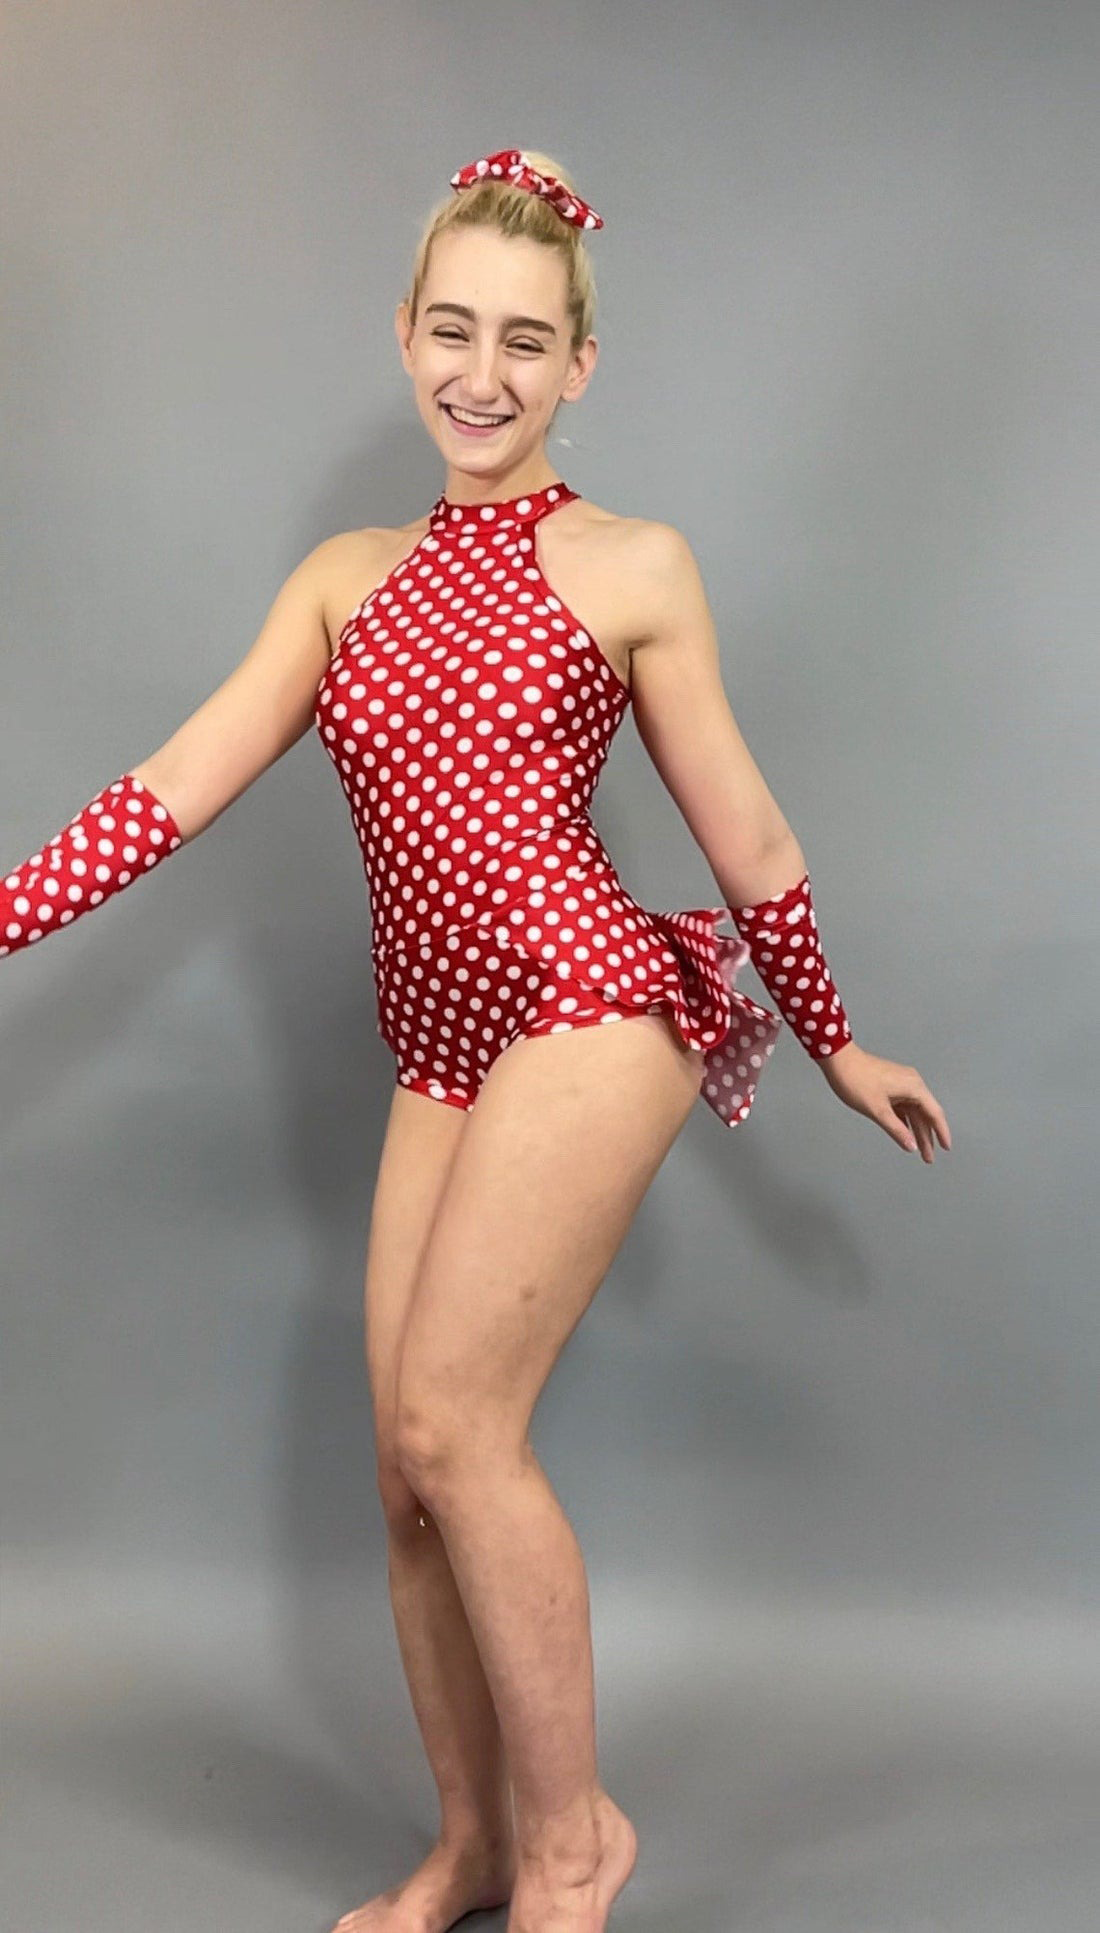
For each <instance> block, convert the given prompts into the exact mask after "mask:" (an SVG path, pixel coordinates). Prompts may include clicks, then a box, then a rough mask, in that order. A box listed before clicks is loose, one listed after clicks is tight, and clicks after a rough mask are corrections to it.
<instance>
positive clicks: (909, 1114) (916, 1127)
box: [904, 1106, 932, 1161]
mask: <svg viewBox="0 0 1100 1933" xmlns="http://www.w3.org/2000/svg"><path fill="white" fill-rule="evenodd" d="M904 1114H905V1119H906V1121H907V1122H908V1124H909V1129H910V1132H911V1133H912V1135H913V1138H914V1140H915V1141H916V1144H917V1147H918V1148H919V1149H920V1158H921V1160H922V1161H931V1159H932V1146H931V1137H930V1136H929V1133H928V1127H927V1124H926V1122H925V1119H924V1116H923V1115H922V1113H921V1111H920V1108H919V1107H916V1106H914V1107H907V1108H905V1109H904Z"/></svg>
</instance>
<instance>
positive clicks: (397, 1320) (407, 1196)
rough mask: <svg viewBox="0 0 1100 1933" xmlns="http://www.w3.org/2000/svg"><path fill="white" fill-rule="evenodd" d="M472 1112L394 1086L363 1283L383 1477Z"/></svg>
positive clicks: (367, 1339)
mask: <svg viewBox="0 0 1100 1933" xmlns="http://www.w3.org/2000/svg"><path fill="white" fill-rule="evenodd" d="M469 1118H470V1117H469V1115H467V1114H465V1113H463V1112H461V1111H460V1110H458V1109H456V1108H453V1107H446V1106H441V1105H440V1104H439V1103H438V1102H436V1101H431V1100H428V1099H426V1098H425V1097H424V1096H423V1095H421V1094H409V1093H407V1092H406V1091H405V1089H404V1088H401V1087H395V1088H394V1093H393V1100H392V1103H391V1106H390V1113H389V1119H388V1121H387V1124H386V1133H385V1136H384V1139H383V1143H382V1152H381V1156H380V1158H379V1163H378V1175H377V1179H376V1181H375V1187H374V1199H373V1202H372V1204H371V1213H370V1228H369V1232H368V1236H367V1254H366V1266H365V1270H364V1280H363V1318H364V1337H365V1346H366V1358H367V1371H368V1376H369V1380H370V1389H371V1400H372V1408H373V1411H374V1434H375V1444H376V1449H377V1454H378V1460H379V1472H380V1475H381V1474H383V1472H384V1466H388V1465H392V1463H393V1461H394V1457H393V1440H394V1411H395V1404H396V1389H397V1362H398V1358H399V1356H400V1352H401V1343H402V1338H403V1335H404V1330H405V1324H406V1321H407V1319H408V1314H409V1308H410V1306H411V1303H412V1295H413V1286H414V1283H415V1281H416V1277H417V1273H418V1271H419V1268H420V1265H421V1262H422V1259H423V1255H424V1250H425V1248H426V1245H427V1241H428V1233H429V1230H430V1228H431V1225H432V1221H433V1218H434V1216H435V1214H436V1212H437V1210H438V1208H439V1204H440V1202H441V1201H442V1198H443V1192H444V1188H445V1186H446V1182H447V1177H448V1175H449V1173H450V1170H451V1167H452V1164H453V1162H454V1157H455V1152H456V1150H457V1147H458V1143H459V1139H460V1137H461V1135H462V1133H463V1132H464V1131H465V1128H466V1125H467V1122H468V1121H469Z"/></svg>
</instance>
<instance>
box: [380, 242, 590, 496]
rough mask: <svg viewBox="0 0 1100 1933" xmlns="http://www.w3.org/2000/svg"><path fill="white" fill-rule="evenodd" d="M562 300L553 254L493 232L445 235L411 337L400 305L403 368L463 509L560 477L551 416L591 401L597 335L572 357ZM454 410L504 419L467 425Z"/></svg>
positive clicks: (559, 266)
mask: <svg viewBox="0 0 1100 1933" xmlns="http://www.w3.org/2000/svg"><path fill="white" fill-rule="evenodd" d="M566 294H567V281H566V267H565V262H564V261H563V259H562V257H561V256H560V255H559V254H558V252H557V250H556V249H554V248H549V247H546V246H544V245H543V244H542V243H540V242H535V241H531V240H530V239H529V238H528V237H527V236H521V235H517V236H510V235H501V234H500V233H499V232H498V231H497V230H496V229H494V228H449V229H445V230H444V231H443V233H442V234H441V235H439V236H438V238H437V239H436V240H435V241H434V242H433V244H432V248H431V254H430V257H429V261H428V271H427V274H426V276H425V278H424V283H423V287H422V289H421V297H420V308H419V313H418V315H417V319H416V325H415V328H414V327H413V325H412V323H411V321H410V317H409V312H408V308H407V305H406V304H405V303H404V302H401V303H399V305H398V309H397V314H396V317H395V325H396V329H397V339H398V343H399V344H400V348H401V360H402V363H403V365H404V367H405V370H406V372H407V373H408V375H410V376H411V377H412V381H413V390H414V393H415V396H416V406H417V409H418V410H419V411H420V416H421V420H422V421H423V423H424V425H425V428H426V429H427V431H428V433H429V435H430V436H431V437H432V438H433V440H434V441H435V442H436V443H437V444H438V446H439V449H440V451H441V453H442V455H443V457H444V460H445V461H446V464H447V481H446V483H445V485H444V489H445V490H446V493H447V495H448V496H450V497H452V498H453V499H454V500H455V501H456V502H469V501H474V500H478V499H481V498H486V497H489V496H496V497H508V496H513V495H520V494H522V493H523V492H524V491H525V490H538V489H541V488H542V487H543V486H544V485H545V484H547V483H551V482H553V481H554V480H555V477H556V472H554V471H553V469H552V466H551V465H550V464H549V463H548V461H547V457H546V452H545V449H544V447H543V446H544V443H545V440H546V435H547V432H548V430H549V428H550V423H551V420H552V418H553V415H554V411H555V410H556V408H557V406H558V404H559V402H567V403H572V402H576V401H577V400H578V398H579V397H580V396H582V395H583V394H584V391H585V389H586V387H587V385H588V379H589V377H590V375H591V374H592V370H593V369H594V367H595V363H596V356H597V353H598V351H597V343H596V338H595V336H588V337H586V339H585V341H584V342H583V343H582V344H581V347H580V348H579V349H578V350H576V351H574V350H573V349H572V348H571V346H570V325H569V317H568V316H567V314H566V308H565V302H566ZM450 410H456V411H459V412H461V413H464V414H467V413H468V414H473V415H475V416H480V417H489V418H491V417H504V418H505V419H506V420H505V421H504V422H502V423H499V424H495V423H490V424H487V425H485V426H483V427H476V426H470V427H465V426H463V424H462V423H461V421H459V420H458V419H457V418H456V417H453V416H452V415H450V414H449V413H448V412H449V411H450Z"/></svg>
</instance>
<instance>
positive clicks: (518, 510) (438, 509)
mask: <svg viewBox="0 0 1100 1933" xmlns="http://www.w3.org/2000/svg"><path fill="white" fill-rule="evenodd" d="M579 495H580V492H579V490H572V489H570V487H569V485H568V483H566V482H565V481H564V479H562V478H561V477H559V478H558V480H557V481H556V482H555V483H548V484H546V485H545V486H544V488H543V489H541V490H529V491H527V493H526V495H524V496H520V497H497V498H496V499H490V501H489V502H487V503H455V502H454V500H453V499H452V498H451V497H448V496H447V494H446V492H444V493H443V494H441V495H440V496H438V497H437V498H436V500H435V502H434V503H433V505H432V507H431V510H430V512H429V522H430V524H431V528H432V529H433V530H439V529H441V528H444V527H445V528H447V529H453V528H455V527H461V528H463V529H469V528H471V527H476V528H479V529H486V528H489V529H491V528H492V527H493V526H495V525H497V524H509V523H534V522H535V521H536V520H537V519H538V518H539V517H542V516H544V515H545V513H546V512H547V511H548V510H553V509H555V508H556V507H557V506H558V505H559V504H563V503H571V502H572V501H573V498H574V497H577V496H579Z"/></svg>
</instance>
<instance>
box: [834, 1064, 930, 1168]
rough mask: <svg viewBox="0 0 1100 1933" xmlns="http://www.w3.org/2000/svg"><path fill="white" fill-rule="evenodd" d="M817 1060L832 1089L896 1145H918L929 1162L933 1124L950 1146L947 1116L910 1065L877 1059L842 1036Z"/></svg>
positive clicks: (911, 1147) (903, 1146) (912, 1147)
mask: <svg viewBox="0 0 1100 1933" xmlns="http://www.w3.org/2000/svg"><path fill="white" fill-rule="evenodd" d="M817 1064H818V1066H819V1067H820V1069H821V1071H822V1073H823V1074H824V1076H825V1079H826V1080H827V1081H828V1083H829V1086H830V1087H831V1088H832V1090H833V1093H834V1094H837V1095H839V1097H840V1099H841V1100H842V1101H843V1102H844V1103H845V1104H846V1105H847V1106H848V1107H851V1108H855V1110H856V1112H857V1114H866V1115H867V1116H868V1118H869V1119H870V1120H872V1121H877V1122H878V1124H879V1126H880V1127H882V1128H885V1130H886V1132H887V1134H888V1135H889V1136H890V1138H891V1140H893V1141H896V1142H897V1143H898V1146H899V1147H901V1148H906V1149H909V1150H910V1151H912V1150H913V1149H915V1148H917V1147H918V1146H919V1148H920V1153H921V1160H922V1161H925V1162H927V1163H928V1165H929V1166H931V1164H932V1161H933V1159H934V1149H935V1140H934V1137H933V1129H934V1130H935V1133H936V1134H938V1135H939V1138H940V1142H941V1144H942V1146H943V1147H945V1148H947V1149H950V1147H951V1131H950V1129H949V1128H948V1125H947V1117H946V1116H945V1114H944V1111H943V1109H942V1107H941V1106H940V1104H939V1102H938V1101H937V1099H936V1097H935V1095H934V1094H932V1093H931V1092H930V1091H929V1089H928V1088H927V1087H926V1086H925V1084H924V1082H923V1080H922V1079H921V1077H920V1075H919V1074H918V1073H917V1070H916V1068H915V1067H903V1066H901V1065H900V1064H899V1062H897V1061H894V1060H880V1059H879V1057H878V1055H877V1054H868V1053H865V1052H864V1050H863V1048H862V1047H857V1045H856V1043H855V1041H854V1040H847V1041H845V1043H844V1045H843V1047H840V1048H838V1050H837V1052H836V1053H835V1054H826V1055H824V1057H823V1058H822V1059H820V1060H819V1061H818V1063H817Z"/></svg>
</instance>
